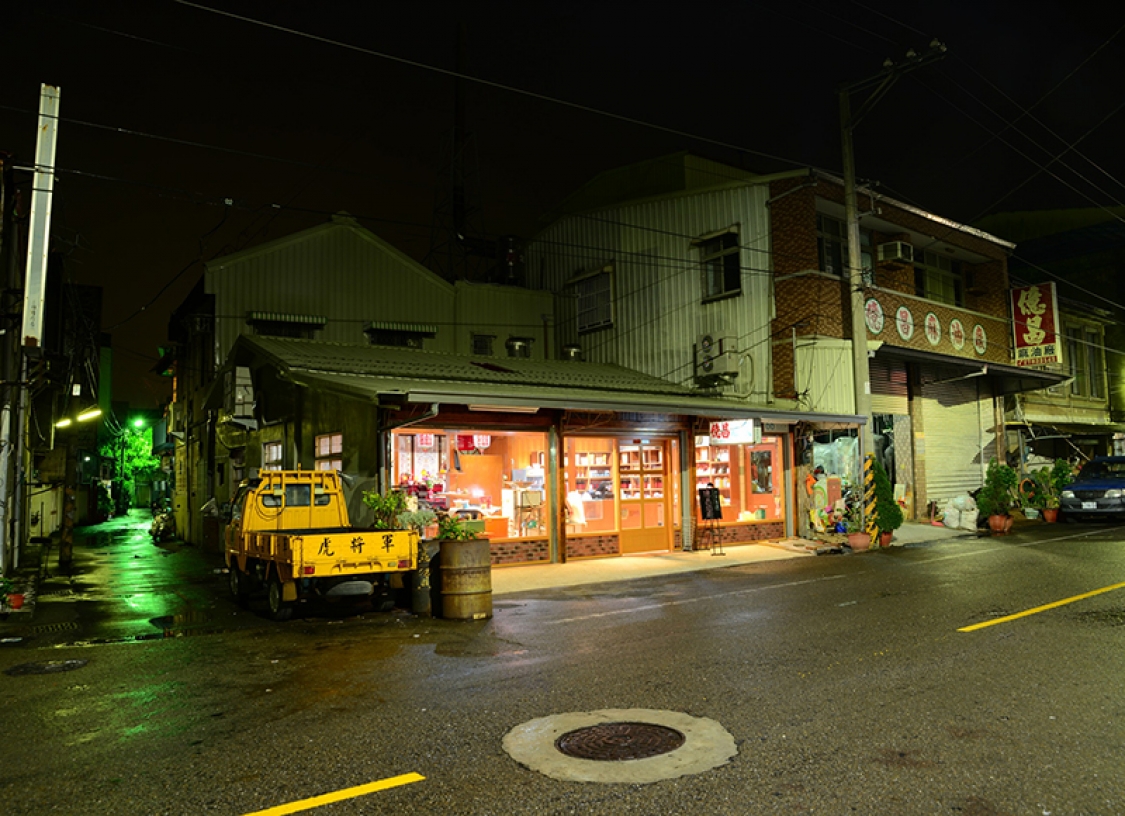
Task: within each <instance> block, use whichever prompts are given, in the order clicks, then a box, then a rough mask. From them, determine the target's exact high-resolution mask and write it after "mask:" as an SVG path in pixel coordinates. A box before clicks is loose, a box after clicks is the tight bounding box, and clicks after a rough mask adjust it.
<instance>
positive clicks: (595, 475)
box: [563, 437, 639, 535]
mask: <svg viewBox="0 0 1125 816" xmlns="http://www.w3.org/2000/svg"><path fill="white" fill-rule="evenodd" d="M565 444H566V450H565V455H564V457H563V481H564V483H565V486H566V509H567V512H566V521H567V529H566V532H567V534H568V535H585V534H596V533H613V532H616V531H617V513H616V511H615V507H616V504H617V444H616V440H614V439H607V438H594V437H568V438H567V440H566V443H565ZM638 489H639V488H638Z"/></svg>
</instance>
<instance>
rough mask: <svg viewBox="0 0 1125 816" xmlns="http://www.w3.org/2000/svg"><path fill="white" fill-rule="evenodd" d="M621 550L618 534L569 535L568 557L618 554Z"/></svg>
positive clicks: (567, 541) (567, 543) (567, 539)
mask: <svg viewBox="0 0 1125 816" xmlns="http://www.w3.org/2000/svg"><path fill="white" fill-rule="evenodd" d="M620 552H621V545H620V544H619V543H618V540H617V536H616V535H603V536H567V538H566V557H567V558H592V557H595V556H602V555H617V554H619V553H620Z"/></svg>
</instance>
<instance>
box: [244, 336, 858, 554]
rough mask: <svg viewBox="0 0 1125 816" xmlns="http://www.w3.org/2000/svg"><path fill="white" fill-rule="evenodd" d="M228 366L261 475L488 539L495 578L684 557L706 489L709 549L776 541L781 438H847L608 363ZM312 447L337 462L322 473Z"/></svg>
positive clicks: (413, 361)
mask: <svg viewBox="0 0 1125 816" xmlns="http://www.w3.org/2000/svg"><path fill="white" fill-rule="evenodd" d="M229 365H230V366H232V367H233V366H243V367H246V368H247V369H248V370H249V371H251V372H252V374H253V377H255V378H256V381H259V382H263V383H269V384H271V386H273V387H270V388H260V389H258V390H259V391H260V392H261V393H262V394H264V395H268V399H266V398H263V399H262V400H261V403H260V405H258V411H259V413H260V421H261V422H262V426H263V427H264V428H267V427H268V430H269V432H270V434H271V435H272V436H271V437H270V438H269V439H267V438H266V434H265V431H262V432H261V433H257V434H256V436H255V438H254V440H253V443H255V444H258V445H260V446H261V450H262V458H261V461H262V463H263V466H264V464H265V463H266V462H267V456H266V452H267V448H269V450H271V451H273V450H274V448H276V449H277V450H276V451H275V452H276V453H277V454H278V459H277V461H278V462H279V463H280V464H282V465H284V464H286V462H288V461H292V462H294V463H301V464H304V466H317V467H320V466H322V465H323V466H326V467H335V468H337V469H341V470H343V471H344V472H345V473H346V474H349V475H351V476H353V477H354V479H355V481H356V484H365V485H367V486H365V487H364V488H363V489H365V490H369V489H376V490H390V489H399V490H403V491H406V492H407V493H410V494H413V495H415V496H417V497H418V499H420V500H422V501H424V502H426V503H428V504H429V505H430V506H432V507H434V508H436V509H438V510H443V511H448V512H451V513H454V514H456V515H457V516H459V517H460V518H462V519H464V520H465V521H466V522H467V523H468V524H469V525H470V526H471V527H472V528H473V529H474V531H475V532H476V533H477V534H478V535H480V536H482V537H486V538H488V539H489V541H490V552H491V560H492V563H493V564H498V565H499V564H542V563H563V562H565V561H567V560H570V559H582V558H597V557H612V556H620V555H631V554H639V553H656V554H659V553H668V552H672V551H676V550H689V549H692V548H694V547H696V546H698V543H699V540H700V529H699V528H700V524H701V522H702V521H703V519H702V514H701V511H700V504H699V497H698V490H699V488H700V487H701V486H706V485H712V484H713V485H714V486H715V488H716V489H717V490H718V492H719V493H720V499H719V501H718V507H719V511H720V512H719V514H718V515H719V516H720V518H718V519H712V518H708V519H707V522H708V525H709V528H710V532H711V533H712V534H713V533H714V532H715V528H716V526H717V528H718V529H719V531H720V540H721V541H723V542H724V543H732V544H737V543H750V542H754V541H764V540H777V539H781V538H784V537H786V536H789V535H793V534H794V532H795V526H796V525H795V519H796V517H797V515H796V502H795V499H794V496H795V492H796V491H795V490H794V487H793V484H794V483H793V478H794V472H793V468H794V462H795V461H796V457H795V454H794V448H793V444H792V441H791V440H792V439H793V438H794V437H793V433H792V429H793V428H794V427H797V426H801V425H802V424H804V423H809V422H815V421H822V422H835V423H837V424H845V425H848V424H850V425H852V426H854V425H855V424H856V418H855V417H847V416H844V417H837V416H829V415H812V414H809V413H808V412H795V411H788V412H787V411H777V410H771V409H769V408H764V407H762V406H753V405H751V404H748V403H745V402H742V401H739V400H729V399H723V398H721V397H719V398H717V397H713V396H704V395H701V394H699V393H698V392H697V391H694V390H692V389H690V388H685V387H683V386H679V385H676V384H672V383H669V382H667V381H664V380H660V379H657V378H654V377H651V376H648V375H645V374H642V373H639V372H635V371H630V370H628V369H624V368H622V367H620V366H614V365H609V364H604V365H603V364H594V363H573V362H565V361H541V360H539V361H536V360H523V359H518V358H512V359H505V360H504V361H503V365H500V364H499V363H496V362H487V361H484V362H482V361H480V360H477V359H475V358H472V357H465V356H460V355H445V354H438V353H432V352H425V353H421V352H413V351H410V350H389V349H385V348H375V347H366V346H360V345H346V344H320V343H316V342H315V341H298V340H292V339H286V338H265V339H264V338H257V337H249V336H243V337H241V338H239V340H238V342H237V343H236V345H235V348H234V349H233V350H232V353H231V359H230V361H229ZM278 429H281V431H278ZM275 436H276V437H278V439H277V440H274V439H273V437H275ZM258 437H260V438H258ZM325 439H328V440H338V444H337V443H334V444H336V445H337V447H338V448H339V450H338V451H337V450H336V448H333V449H332V451H329V453H331V454H332V455H331V457H330V458H326V459H322V458H321V451H320V450H319V442H320V440H325ZM268 461H273V460H272V459H270V460H268ZM364 480H367V481H366V482H365V481H364ZM710 540H712V541H713V540H715V539H714V537H713V535H712V537H711V539H710Z"/></svg>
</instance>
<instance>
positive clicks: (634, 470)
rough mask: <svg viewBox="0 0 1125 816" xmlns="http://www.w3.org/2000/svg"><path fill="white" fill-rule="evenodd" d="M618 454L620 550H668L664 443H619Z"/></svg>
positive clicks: (669, 529) (666, 477) (665, 453)
mask: <svg viewBox="0 0 1125 816" xmlns="http://www.w3.org/2000/svg"><path fill="white" fill-rule="evenodd" d="M618 457H619V459H618V477H619V484H620V490H621V494H620V499H621V501H620V505H619V507H620V508H621V526H620V535H621V552H622V554H629V553H641V552H654V551H664V552H667V551H668V550H671V548H672V535H671V533H672V531H671V525H669V523H668V508H669V505H670V503H669V499H668V495H669V494H668V493H667V492H666V491H665V486H666V485H667V483H668V473H667V466H668V465H667V463H668V443H667V442H665V441H662V440H654V441H652V442H643V443H636V444H621V445H619V446H618Z"/></svg>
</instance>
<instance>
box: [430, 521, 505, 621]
mask: <svg viewBox="0 0 1125 816" xmlns="http://www.w3.org/2000/svg"><path fill="white" fill-rule="evenodd" d="M438 540H439V541H440V542H441V555H440V556H439V560H440V563H441V570H440V571H441V616H442V617H443V618H449V619H451V620H483V619H485V618H491V617H492V547H491V544H490V542H489V540H488V538H486V537H482V536H480V535H478V534H477V531H476V530H475V529H474V528H473V527H471V526H469V525H467V524H466V523H465V521H464V520H462V519H461V518H459V517H458V516H456V515H455V514H453V513H442V514H440V515H438Z"/></svg>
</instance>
